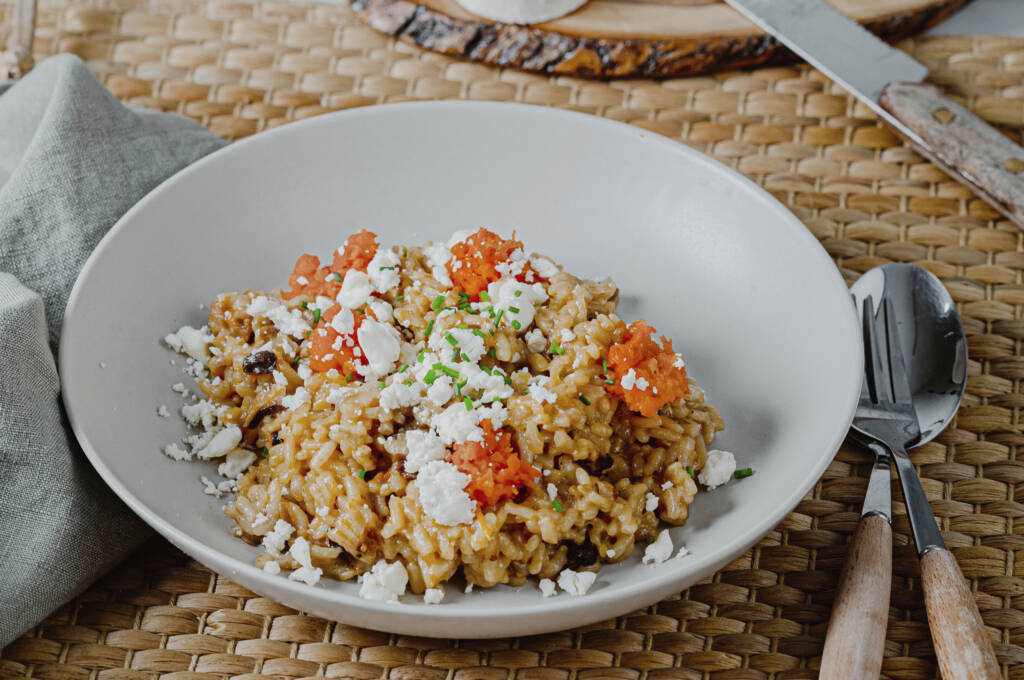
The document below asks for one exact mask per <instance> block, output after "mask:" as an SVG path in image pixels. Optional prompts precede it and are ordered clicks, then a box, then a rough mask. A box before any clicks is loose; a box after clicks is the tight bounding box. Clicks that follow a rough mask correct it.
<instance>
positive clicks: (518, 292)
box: [513, 290, 523, 297]
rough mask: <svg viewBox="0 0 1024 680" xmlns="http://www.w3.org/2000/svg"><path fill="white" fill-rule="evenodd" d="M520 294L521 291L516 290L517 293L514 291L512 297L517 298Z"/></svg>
mask: <svg viewBox="0 0 1024 680" xmlns="http://www.w3.org/2000/svg"><path fill="white" fill-rule="evenodd" d="M522 294H523V291H521V290H517V291H516V292H515V293H513V295H514V296H515V297H519V296H520V295H522Z"/></svg>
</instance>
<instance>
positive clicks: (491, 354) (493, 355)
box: [487, 347, 498, 359]
mask: <svg viewBox="0 0 1024 680" xmlns="http://www.w3.org/2000/svg"><path fill="white" fill-rule="evenodd" d="M487 356H489V357H490V358H492V359H497V358H498V353H497V352H496V351H495V350H494V348H493V347H492V348H490V349H489V350H487Z"/></svg>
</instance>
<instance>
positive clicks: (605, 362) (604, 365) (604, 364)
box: [601, 359, 608, 375]
mask: <svg viewBox="0 0 1024 680" xmlns="http://www.w3.org/2000/svg"><path fill="white" fill-rule="evenodd" d="M601 369H602V370H601V374H602V375H608V360H607V359H601Z"/></svg>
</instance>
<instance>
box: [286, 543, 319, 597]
mask: <svg viewBox="0 0 1024 680" xmlns="http://www.w3.org/2000/svg"><path fill="white" fill-rule="evenodd" d="M288 554H289V555H291V556H292V559H294V560H295V561H296V562H298V563H299V568H298V569H296V570H295V571H293V572H292V573H290V574H288V580H290V581H302V582H303V583H305V584H306V585H308V586H314V585H316V582H317V581H319V580H320V576H321V575H323V573H324V572H323V570H322V569H320V567H314V566H313V557H312V555H310V550H309V541H307V540H306V539H304V538H302V537H301V536H300V537H299V538H296V539H295V542H294V543H292V547H291V548H290V549H289V550H288Z"/></svg>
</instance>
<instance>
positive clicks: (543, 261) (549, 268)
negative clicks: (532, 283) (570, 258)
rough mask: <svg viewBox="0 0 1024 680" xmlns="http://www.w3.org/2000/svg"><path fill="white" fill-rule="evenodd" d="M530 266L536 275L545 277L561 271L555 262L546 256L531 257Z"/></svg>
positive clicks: (547, 277) (548, 277)
mask: <svg viewBox="0 0 1024 680" xmlns="http://www.w3.org/2000/svg"><path fill="white" fill-rule="evenodd" d="M530 268H531V269H533V271H535V272H537V275H538V276H540V277H542V278H545V279H550V278H551V277H552V276H554V275H555V274H557V273H558V272H560V271H562V270H561V269H559V268H558V265H557V264H555V263H554V262H552V261H551V260H549V259H548V258H546V257H531V258H530Z"/></svg>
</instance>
